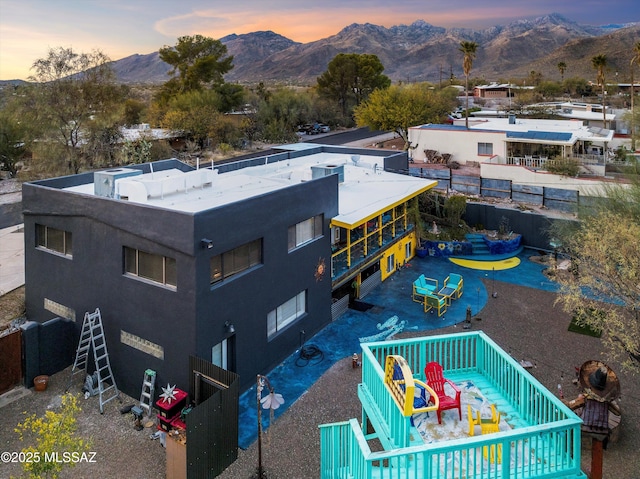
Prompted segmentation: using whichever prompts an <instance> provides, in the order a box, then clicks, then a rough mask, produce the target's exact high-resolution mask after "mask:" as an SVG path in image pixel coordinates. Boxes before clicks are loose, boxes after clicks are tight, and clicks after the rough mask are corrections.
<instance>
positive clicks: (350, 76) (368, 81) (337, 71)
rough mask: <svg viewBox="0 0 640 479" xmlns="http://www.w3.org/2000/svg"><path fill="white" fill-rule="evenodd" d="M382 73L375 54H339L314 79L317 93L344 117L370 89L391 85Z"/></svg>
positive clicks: (380, 64)
mask: <svg viewBox="0 0 640 479" xmlns="http://www.w3.org/2000/svg"><path fill="white" fill-rule="evenodd" d="M383 71H384V66H383V65H382V62H381V61H380V59H379V58H378V57H377V56H376V55H371V54H358V53H339V54H338V55H336V56H335V57H334V58H333V60H331V61H330V62H329V65H328V66H327V70H326V71H325V72H324V73H322V75H320V76H319V77H318V79H317V82H318V92H319V93H320V94H321V95H323V96H326V97H329V98H331V99H333V100H334V101H336V102H337V103H338V105H339V107H340V109H341V111H342V115H343V117H345V118H346V117H347V116H348V115H349V113H350V111H351V108H353V107H355V106H357V105H359V104H360V103H362V101H363V100H365V99H366V98H367V97H368V96H369V95H370V94H371V93H372V92H373V91H374V90H376V89H379V88H387V87H388V86H389V85H391V80H390V79H389V77H387V76H386V75H384V74H383V73H382V72H383Z"/></svg>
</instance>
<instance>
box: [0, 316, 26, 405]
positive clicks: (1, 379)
mask: <svg viewBox="0 0 640 479" xmlns="http://www.w3.org/2000/svg"><path fill="white" fill-rule="evenodd" d="M0 358H2V363H3V365H2V367H1V368H0V394H3V393H5V392H7V391H9V390H11V389H13V388H14V387H15V386H17V385H18V384H20V383H21V381H22V334H21V332H20V330H19V329H16V330H15V331H11V332H10V333H7V334H2V333H0Z"/></svg>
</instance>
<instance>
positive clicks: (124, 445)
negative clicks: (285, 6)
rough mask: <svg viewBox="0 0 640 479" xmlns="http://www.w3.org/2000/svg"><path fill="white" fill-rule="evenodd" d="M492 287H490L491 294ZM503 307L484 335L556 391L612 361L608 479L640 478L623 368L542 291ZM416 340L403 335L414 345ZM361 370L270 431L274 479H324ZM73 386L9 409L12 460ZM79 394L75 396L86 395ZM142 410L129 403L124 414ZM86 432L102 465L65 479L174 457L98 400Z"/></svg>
mask: <svg viewBox="0 0 640 479" xmlns="http://www.w3.org/2000/svg"><path fill="white" fill-rule="evenodd" d="M486 286H487V287H490V286H491V285H490V284H487V285H486ZM495 290H496V292H497V293H498V296H497V297H496V298H489V302H488V304H487V305H486V306H485V308H484V309H483V310H482V311H481V314H480V315H479V316H480V317H481V318H482V319H481V320H474V321H473V323H472V326H473V329H474V330H479V329H482V330H483V331H484V332H486V333H487V334H488V335H489V336H490V337H491V338H492V339H493V340H494V341H496V343H498V344H499V345H500V346H501V347H502V348H503V349H504V350H506V351H507V352H509V353H510V354H511V355H512V356H513V357H515V358H516V359H526V360H529V361H531V362H532V363H534V364H535V368H534V369H532V370H531V372H532V374H533V375H534V376H535V377H536V378H537V379H538V380H539V381H540V382H541V383H542V384H544V385H545V386H546V387H547V388H549V389H550V390H551V391H556V390H557V385H558V384H559V383H561V384H562V387H563V391H564V395H565V397H566V398H568V399H572V398H574V397H575V396H577V394H578V392H579V391H578V389H577V387H576V386H574V385H573V384H572V379H573V378H574V377H575V374H574V368H575V367H577V366H580V365H581V364H582V363H584V362H585V361H587V360H590V359H601V360H605V362H607V363H608V364H609V365H610V366H611V367H612V368H613V369H614V370H615V371H616V373H617V374H618V376H619V378H620V382H621V386H622V398H621V401H620V404H621V407H622V411H623V416H622V425H621V430H620V435H619V439H618V441H616V442H615V443H610V444H609V447H608V449H607V450H606V451H605V453H604V477H605V478H607V479H638V478H640V473H639V472H638V471H640V454H639V453H638V451H639V450H640V381H638V378H637V377H633V376H630V375H628V374H627V373H625V372H624V371H622V370H621V369H620V367H619V366H618V365H617V364H615V363H612V362H610V361H606V358H605V356H604V355H603V354H602V351H601V348H600V341H599V340H598V339H596V338H592V337H589V336H584V335H580V334H576V333H570V332H568V331H567V326H568V324H569V317H568V316H567V315H566V314H565V313H563V312H562V311H560V310H559V308H557V307H554V300H555V294H553V293H548V292H545V291H541V290H535V289H530V288H524V287H519V286H514V285H512V284H507V283H501V282H496V283H495ZM458 331H461V328H458V327H455V326H453V327H449V328H443V329H439V330H435V331H432V332H431V334H443V333H450V332H458ZM408 336H410V334H404V335H400V336H399V337H408ZM360 374H361V370H360V369H353V368H352V367H351V359H350V358H345V359H343V360H342V361H340V362H338V363H337V364H335V365H334V366H333V367H332V368H331V369H329V370H328V371H327V372H326V373H325V374H324V375H323V376H322V377H321V379H320V380H319V381H318V382H317V383H315V384H314V385H313V386H312V387H311V388H310V389H309V390H308V391H307V393H305V394H304V395H303V396H302V397H301V398H300V399H298V400H297V401H296V402H295V403H294V404H292V405H291V406H290V407H289V409H288V410H287V411H286V412H285V413H284V414H283V415H282V416H280V417H279V418H278V419H277V420H276V421H275V422H274V424H273V426H272V427H271V428H269V430H268V431H267V435H266V436H265V437H264V439H263V441H262V445H263V448H262V449H263V451H262V464H263V467H264V470H265V471H266V477H268V478H270V479H272V478H273V479H277V478H279V479H307V478H314V477H319V468H320V461H319V451H320V440H319V432H318V425H319V424H325V423H330V422H335V421H344V420H347V419H350V418H360V406H359V402H358V399H357V393H356V387H357V384H358V383H359V382H360V379H361V377H360ZM68 377H69V370H68V369H67V370H66V371H63V372H61V373H58V374H56V375H54V376H53V377H52V378H51V382H50V384H49V388H48V389H47V390H46V391H44V392H31V393H30V394H29V395H28V396H26V397H24V398H21V399H18V400H17V401H15V402H13V403H10V404H9V405H7V406H4V407H3V408H2V409H0V413H1V414H0V418H1V419H0V421H1V423H0V424H2V427H0V444H1V445H2V448H0V449H2V450H3V451H19V450H20V449H21V448H22V447H23V445H22V444H21V443H20V441H19V440H18V437H17V434H16V433H15V432H14V428H15V425H16V424H17V423H18V422H19V421H20V420H21V418H23V417H24V416H23V412H25V411H26V412H28V413H33V412H35V413H37V414H38V415H41V414H43V413H44V412H45V411H46V410H47V409H48V408H51V407H55V406H56V405H57V404H58V403H59V400H60V395H61V394H62V393H63V391H64V388H65V387H66V383H67V380H68ZM79 389H80V385H79V384H78V385H77V386H75V387H74V388H72V391H76V392H79ZM136 402H137V400H134V399H132V398H128V397H126V396H124V395H123V404H124V405H128V404H134V403H136ZM80 405H81V406H82V412H81V414H80V415H79V420H78V425H79V428H78V431H79V433H80V434H81V435H82V436H83V437H85V438H88V439H91V440H92V443H93V445H92V450H93V451H95V452H96V460H97V463H95V464H79V465H78V466H76V467H75V468H73V469H68V470H67V471H66V472H65V473H63V474H62V476H60V477H61V478H62V479H65V478H91V479H94V478H96V477H99V478H104V479H109V478H114V479H115V478H136V479H146V478H163V477H165V464H166V459H165V450H164V449H163V448H162V447H161V446H160V444H159V442H158V441H153V440H151V439H150V438H149V436H150V434H151V433H152V432H153V429H144V430H143V431H139V432H138V431H135V430H134V428H133V418H132V416H131V415H130V414H125V415H122V414H120V411H119V410H120V407H121V406H122V405H121V404H120V403H119V402H118V401H112V402H110V403H109V404H107V405H106V406H105V413H104V414H103V415H101V414H100V413H99V409H98V402H97V398H95V397H93V398H89V399H88V400H84V399H80ZM590 449H591V441H590V439H588V438H583V444H582V469H583V470H584V471H588V470H589V469H590V461H591V458H590ZM257 464H258V450H257V442H256V443H254V444H253V445H252V446H250V447H249V448H248V449H247V450H240V451H239V455H238V460H237V461H236V462H235V463H234V464H232V465H231V466H230V467H229V468H227V470H226V471H224V472H223V473H222V474H221V475H220V476H219V477H220V478H222V479H235V478H237V479H248V478H252V477H257V475H256V468H257ZM19 473H20V469H19V467H18V465H17V464H11V465H6V464H4V465H1V464H0V477H3V478H4V477H9V476H10V475H14V476H16V475H18V474H19Z"/></svg>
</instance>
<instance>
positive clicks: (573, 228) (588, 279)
mask: <svg viewBox="0 0 640 479" xmlns="http://www.w3.org/2000/svg"><path fill="white" fill-rule="evenodd" d="M605 195H606V200H603V201H602V202H600V203H599V204H598V206H596V207H594V208H592V209H591V210H589V211H581V212H580V216H581V221H580V222H579V223H577V222H570V223H568V224H569V225H570V226H569V227H567V226H566V225H567V223H558V222H557V223H554V224H553V225H552V228H551V230H550V233H551V237H553V238H557V239H559V240H560V242H561V244H562V248H563V249H564V250H566V251H567V252H568V253H569V254H570V257H571V263H572V268H571V269H572V270H573V271H574V274H573V275H570V276H567V277H563V276H558V280H559V281H560V283H561V285H562V293H563V294H561V295H559V296H558V299H557V302H558V303H559V304H561V305H562V307H563V309H564V310H565V311H567V312H569V313H571V314H574V315H575V316H576V317H577V318H578V320H579V321H580V322H581V323H583V324H585V325H588V326H590V327H591V328H592V329H595V330H598V331H602V339H603V342H604V344H605V346H606V348H607V351H608V352H609V353H610V354H611V355H612V356H613V357H616V358H618V359H619V360H620V361H621V363H622V365H623V367H624V368H625V369H628V370H630V371H633V372H635V373H640V241H638V238H640V181H638V179H637V178H636V179H635V181H633V182H632V183H631V184H630V185H629V186H627V187H624V186H621V185H613V186H608V187H607V188H605ZM587 291H588V292H589V293H590V294H586V293H585V292H587ZM603 298H606V300H603Z"/></svg>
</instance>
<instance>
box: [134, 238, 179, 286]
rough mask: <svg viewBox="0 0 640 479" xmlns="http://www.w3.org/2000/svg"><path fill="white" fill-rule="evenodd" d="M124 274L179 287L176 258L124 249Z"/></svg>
mask: <svg viewBox="0 0 640 479" xmlns="http://www.w3.org/2000/svg"><path fill="white" fill-rule="evenodd" d="M124 272H125V274H128V275H131V276H138V277H140V278H144V279H147V280H149V281H153V282H154V283H159V284H164V285H167V286H173V287H175V286H177V284H178V281H177V276H178V275H177V269H176V260H175V258H170V257H167V256H161V255H158V254H153V253H147V252H146V251H141V250H138V249H135V248H129V247H127V246H125V247H124Z"/></svg>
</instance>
